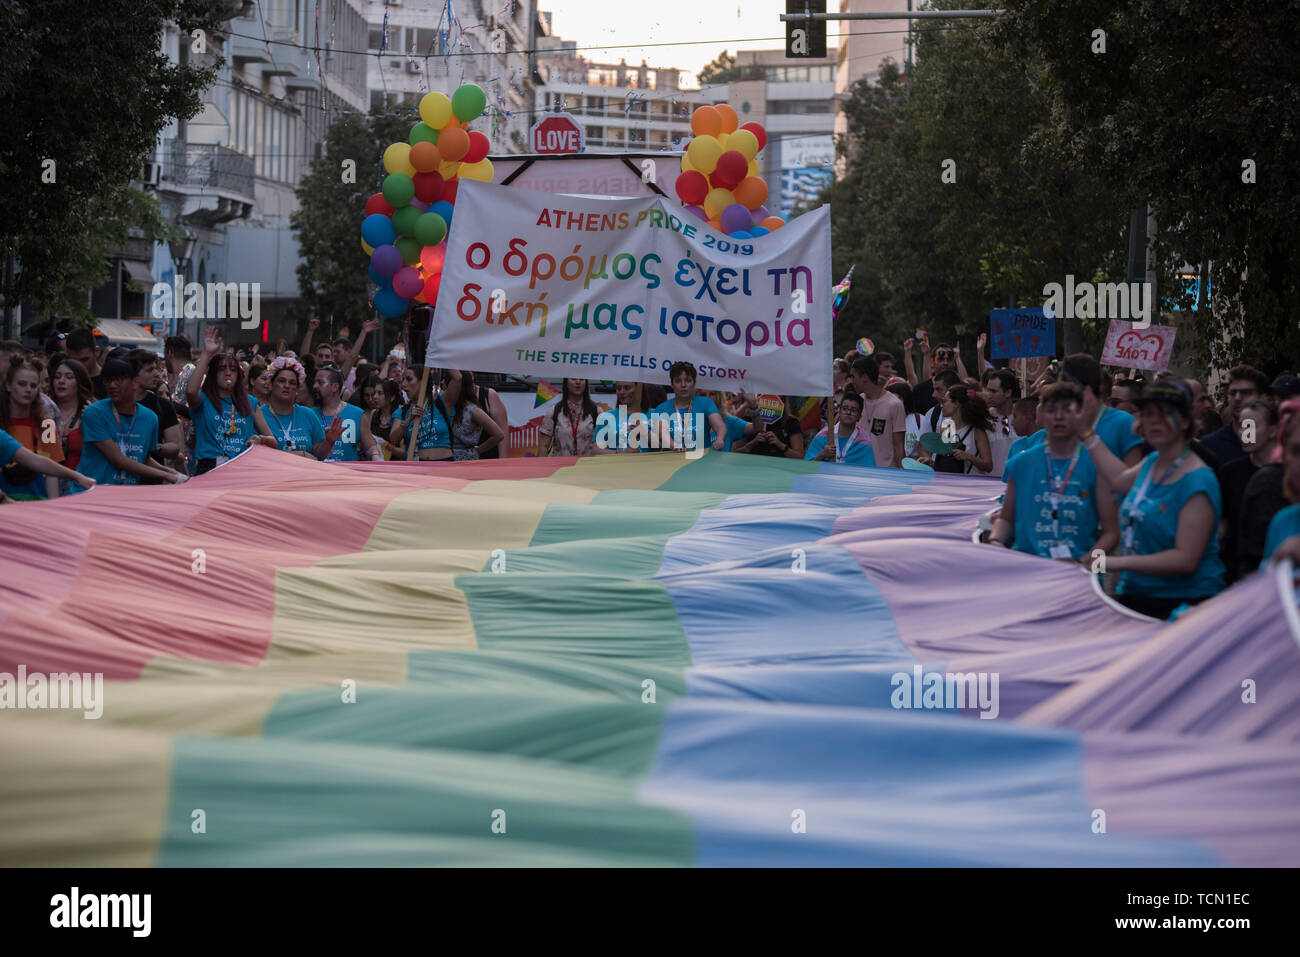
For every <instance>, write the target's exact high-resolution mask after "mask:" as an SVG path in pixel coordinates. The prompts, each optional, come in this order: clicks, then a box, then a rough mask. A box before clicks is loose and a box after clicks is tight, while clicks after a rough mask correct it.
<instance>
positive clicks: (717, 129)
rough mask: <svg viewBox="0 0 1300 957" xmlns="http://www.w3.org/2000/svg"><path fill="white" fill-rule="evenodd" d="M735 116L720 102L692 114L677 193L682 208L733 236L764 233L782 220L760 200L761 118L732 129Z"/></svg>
mask: <svg viewBox="0 0 1300 957" xmlns="http://www.w3.org/2000/svg"><path fill="white" fill-rule="evenodd" d="M739 121H740V117H739V116H737V115H736V111H735V110H733V109H732V108H731V107H730V106H728V105H727V104H725V103H719V104H718V105H717V106H701V107H699V108H698V109H697V110H696V111H695V112H694V113H692V114H691V132H692V133H694V134H695V135H694V136H693V137H692V138H691V141H690V142H689V143H688V144H687V146H686V155H685V156H683V157H682V174H681V175H680V176H679V177H677V196H678V198H680V199H681V201H682V202H683V203H685V204H686V210H687V212H689V213H691V214H692V215H694V216H696V217H697V218H699V219H702V220H703V221H704V222H706V223H708V224H709V225H710V226H712V227H713V228H714V229H716V230H718V231H719V232H722V233H726V234H727V235H728V236H732V237H735V238H736V239H752V238H754V237H755V236H766V235H767V234H768V233H770V232H772V230H774V229H780V228H781V227H782V226H784V225H785V220H784V219H782V218H781V217H780V216H773V215H772V214H771V213H769V212H768V210H767V207H766V206H764V205H763V204H764V203H766V202H767V183H766V181H764V179H763V177H761V176H759V175H758V153H759V151H760V150H761V149H762V148H763V147H764V146H766V145H767V131H766V130H765V129H763V126H762V124H761V123H746V124H745V125H744V126H741V127H739V128H737V125H736V124H737V123H739Z"/></svg>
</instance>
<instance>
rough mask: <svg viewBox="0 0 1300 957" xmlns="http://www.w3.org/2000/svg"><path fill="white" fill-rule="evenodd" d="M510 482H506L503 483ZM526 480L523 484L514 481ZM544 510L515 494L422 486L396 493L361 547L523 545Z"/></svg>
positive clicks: (542, 505)
mask: <svg viewBox="0 0 1300 957" xmlns="http://www.w3.org/2000/svg"><path fill="white" fill-rule="evenodd" d="M505 484H507V485H510V484H511V483H505ZM519 484H526V483H519ZM545 510H546V502H544V501H528V500H527V499H524V498H521V497H519V496H518V495H517V494H513V495H501V496H488V495H473V496H471V495H462V494H461V493H459V492H444V491H438V490H432V489H431V490H428V491H420V492H409V493H407V494H405V495H399V496H397V497H396V498H394V499H393V501H392V502H390V503H389V505H388V507H387V508H385V509H384V514H383V517H381V518H380V519H379V521H378V522H376V523H375V529H374V531H373V532H372V533H371V535H370V540H369V541H368V542H366V550H367V551H372V550H378V551H391V550H392V549H398V548H440V547H446V548H453V549H455V548H465V547H466V546H467V545H470V544H481V545H484V546H486V547H487V549H488V551H489V552H491V550H492V549H494V548H524V547H526V546H527V545H528V543H529V542H531V541H532V539H533V532H534V531H536V529H537V523H538V522H539V521H540V520H541V517H542V512H544V511H545Z"/></svg>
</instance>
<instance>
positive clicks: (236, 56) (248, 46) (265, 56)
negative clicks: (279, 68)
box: [226, 21, 271, 67]
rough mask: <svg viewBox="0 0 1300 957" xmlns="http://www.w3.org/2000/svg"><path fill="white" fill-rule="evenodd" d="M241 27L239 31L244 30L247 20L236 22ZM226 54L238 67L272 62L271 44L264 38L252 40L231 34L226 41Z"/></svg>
mask: <svg viewBox="0 0 1300 957" xmlns="http://www.w3.org/2000/svg"><path fill="white" fill-rule="evenodd" d="M236 26H237V27H239V28H240V31H239V32H241V33H242V32H244V29H243V28H245V27H247V22H246V21H241V22H240V23H238V24H236ZM226 54H227V55H228V56H229V57H230V62H231V63H233V64H234V65H235V66H237V67H243V66H246V65H247V64H249V63H270V62H271V50H270V48H269V45H268V44H267V43H266V42H265V41H264V40H262V39H260V38H259V39H257V40H250V39H249V38H248V37H242V36H233V35H232V36H231V37H230V38H229V39H228V40H227V41H226Z"/></svg>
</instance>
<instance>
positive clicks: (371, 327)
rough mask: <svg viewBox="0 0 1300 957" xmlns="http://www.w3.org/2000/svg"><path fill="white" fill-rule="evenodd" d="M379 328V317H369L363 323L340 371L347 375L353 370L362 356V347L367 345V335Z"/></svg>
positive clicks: (344, 358)
mask: <svg viewBox="0 0 1300 957" xmlns="http://www.w3.org/2000/svg"><path fill="white" fill-rule="evenodd" d="M378 328H379V320H378V319H367V320H366V321H365V322H364V323H362V324H361V331H360V332H359V333H357V339H356V341H355V342H354V343H352V348H351V349H350V350H348V354H347V355H346V356H344V357H343V368H342V370H340V371H341V372H342V373H343V375H344V376H345V377H346V376H347V374H348V373H349V372H351V371H352V367H353V366H354V365H356V364H357V360H358V359H359V358H361V347H362V346H363V345H365V342H366V336H368V335H370V333H372V332H374V331H375V330H377V329H378ZM358 387H360V384H358Z"/></svg>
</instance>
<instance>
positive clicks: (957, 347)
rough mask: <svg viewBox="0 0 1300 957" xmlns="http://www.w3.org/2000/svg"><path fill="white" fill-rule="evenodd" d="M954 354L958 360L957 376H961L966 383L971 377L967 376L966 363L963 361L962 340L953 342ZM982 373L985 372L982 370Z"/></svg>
mask: <svg viewBox="0 0 1300 957" xmlns="http://www.w3.org/2000/svg"><path fill="white" fill-rule="evenodd" d="M952 354H953V357H954V358H955V359H956V360H957V374H958V375H959V376H961V378H962V381H963V382H964V381H965V380H967V379H969V378H970V376H969V375H967V374H966V363H964V362H962V361H961V340H960V339H954V340H953V346H952ZM980 371H981V372H982V371H984V370H982V369H981V370H980Z"/></svg>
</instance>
